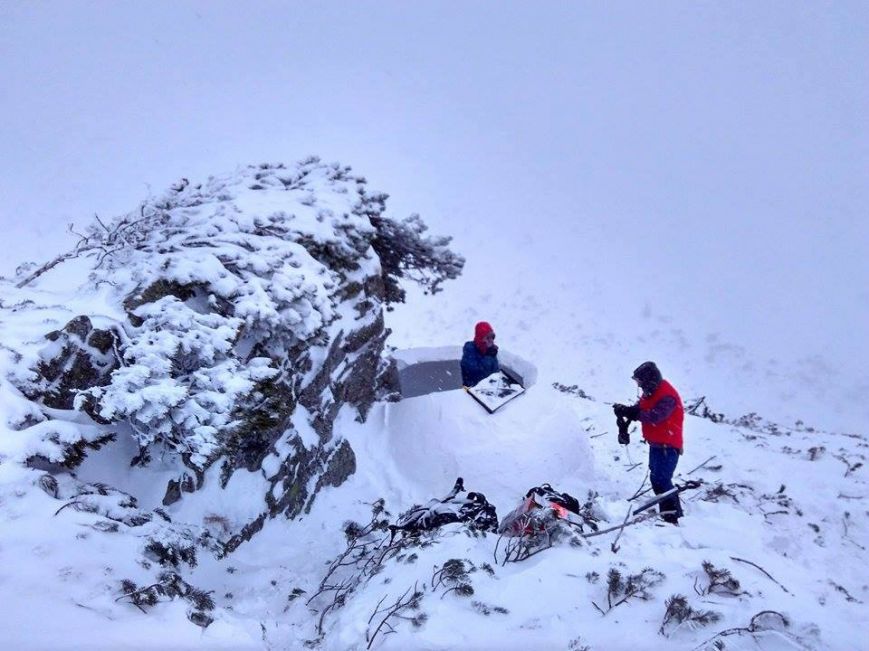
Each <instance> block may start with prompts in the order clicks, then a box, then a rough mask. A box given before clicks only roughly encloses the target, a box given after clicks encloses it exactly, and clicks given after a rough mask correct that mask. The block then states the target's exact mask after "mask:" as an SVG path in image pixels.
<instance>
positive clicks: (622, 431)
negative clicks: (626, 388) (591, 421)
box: [616, 405, 631, 445]
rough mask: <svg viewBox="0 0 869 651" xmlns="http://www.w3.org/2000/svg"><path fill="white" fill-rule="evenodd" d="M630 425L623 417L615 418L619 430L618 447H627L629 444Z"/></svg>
mask: <svg viewBox="0 0 869 651" xmlns="http://www.w3.org/2000/svg"><path fill="white" fill-rule="evenodd" d="M621 406H624V405H621ZM630 424H631V421H629V420H628V419H627V418H625V417H623V416H618V417H617V418H616V425H617V426H618V428H619V445H628V444H629V443H630V442H631V434H630V432H628V426H629V425H630Z"/></svg>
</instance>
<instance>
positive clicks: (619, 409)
mask: <svg viewBox="0 0 869 651" xmlns="http://www.w3.org/2000/svg"><path fill="white" fill-rule="evenodd" d="M613 413H614V414H615V415H616V417H617V418H627V419H628V420H639V419H640V407H639V406H638V405H631V406H628V405H620V404H618V403H616V404H614V405H613Z"/></svg>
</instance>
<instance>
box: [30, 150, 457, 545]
mask: <svg viewBox="0 0 869 651" xmlns="http://www.w3.org/2000/svg"><path fill="white" fill-rule="evenodd" d="M385 200H386V196H385V195H382V194H378V193H370V192H369V191H368V190H367V187H366V182H365V180H364V179H363V178H360V177H357V176H354V175H352V174H351V171H350V169H349V168H347V167H342V166H340V165H334V164H333V165H327V164H323V163H321V162H320V161H319V160H317V159H308V160H306V161H303V162H302V163H299V164H298V165H296V166H291V167H286V166H284V165H259V166H252V167H248V168H246V169H244V170H241V171H239V172H237V173H236V174H233V175H230V176H227V177H221V178H215V177H212V178H210V179H209V180H208V181H207V182H206V183H203V184H199V185H192V184H190V183H189V182H187V181H186V180H182V182H180V183H178V184H176V185H175V186H173V187H172V188H171V189H170V190H169V191H168V192H166V193H165V194H164V195H163V196H161V197H158V198H156V199H151V200H148V201H146V202H144V203H143V204H142V205H141V206H140V207H139V209H138V210H136V211H133V212H131V213H130V214H128V215H125V216H123V217H120V218H118V219H116V220H114V221H113V222H110V223H103V222H98V223H95V224H94V225H93V226H92V227H91V228H90V229H89V230H88V231H86V233H85V234H84V236H83V237H82V240H81V241H80V242H79V245H78V247H77V250H76V252H75V257H86V256H89V257H90V258H91V259H92V260H93V271H92V273H91V276H90V279H89V281H88V284H89V285H90V286H91V287H93V288H94V289H95V290H96V289H104V288H109V295H110V299H109V300H110V303H112V304H113V305H114V306H115V308H116V313H115V314H114V315H113V316H110V317H106V316H105V315H102V316H101V317H100V322H101V327H95V326H94V325H93V322H92V318H91V317H92V316H93V315H88V314H82V315H79V316H77V317H75V318H73V319H71V320H70V321H69V322H68V323H67V324H66V325H65V326H64V327H63V328H61V329H59V330H54V331H51V332H48V333H46V334H45V338H44V341H43V344H42V345H41V348H40V351H39V355H38V361H37V362H36V363H35V364H33V365H32V366H31V368H30V373H29V374H23V375H21V376H19V377H18V381H17V385H18V387H19V389H20V390H21V391H22V392H23V393H24V395H25V396H26V397H27V398H29V399H30V400H32V401H34V402H35V403H37V404H39V405H41V406H42V408H40V409H38V410H37V411H41V412H42V413H43V414H45V418H47V419H49V420H50V419H51V418H55V417H56V415H55V416H52V415H50V414H48V411H47V410H46V409H44V408H51V409H58V410H73V409H76V410H79V411H83V412H85V413H86V414H88V415H89V416H90V417H91V419H92V420H93V421H95V422H96V423H98V424H100V425H102V426H103V430H102V433H101V435H100V436H108V435H109V434H111V435H113V436H130V437H133V438H134V439H135V441H136V442H137V443H138V446H139V453H138V454H137V455H136V456H135V458H134V459H132V465H134V466H136V465H147V464H148V463H149V461H150V459H151V455H152V453H153V452H154V451H156V450H159V451H160V453H161V455H162V456H163V457H164V458H165V456H166V454H167V453H168V454H169V455H170V456H174V457H176V458H177V459H178V462H179V472H178V476H177V478H176V479H173V480H171V481H170V482H169V485H168V486H167V488H166V495H165V498H164V500H163V502H164V505H167V506H168V505H171V504H173V503H175V502H177V501H178V500H180V499H184V495H185V493H191V492H195V491H196V490H199V489H201V488H202V486H203V484H204V482H206V481H207V478H208V477H212V476H215V475H214V473H210V471H211V470H212V469H215V468H219V473H217V474H216V476H217V477H219V479H218V481H219V483H220V485H221V486H222V487H227V486H228V485H229V482H230V480H231V478H232V477H233V475H234V473H236V472H240V471H247V472H257V473H259V474H261V475H262V476H263V477H265V479H266V485H265V489H264V490H263V495H262V510H261V513H260V514H259V516H257V517H255V518H253V519H252V520H250V521H248V522H246V523H244V524H243V525H241V526H239V527H237V528H236V529H235V530H233V531H231V532H229V535H227V536H226V539H225V540H224V541H223V553H229V552H231V551H232V550H233V549H235V548H236V547H237V546H238V545H239V544H241V543H242V542H244V541H245V540H247V539H249V538H250V536H251V535H253V534H254V533H255V532H256V531H258V530H259V529H260V528H261V527H262V525H263V523H264V522H265V520H266V519H268V518H271V517H275V516H278V515H281V514H283V515H285V516H287V517H290V518H292V517H294V516H296V515H298V514H299V513H301V512H303V511H304V510H306V509H309V508H310V506H311V503H312V500H313V499H314V497H315V496H316V494H317V493H318V491H319V490H320V489H321V488H322V487H324V486H327V485H328V486H338V485H340V484H341V483H342V482H344V481H345V480H346V478H347V477H349V476H350V475H351V474H352V473H353V472H354V471H355V457H354V453H353V450H352V448H351V447H350V445H349V443H348V442H347V441H346V440H345V439H344V438H343V436H342V434H341V432H339V431H336V429H335V422H336V418H337V416H338V413H339V412H340V411H341V410H342V409H345V408H350V409H352V410H354V412H355V414H356V417H357V418H358V419H359V420H364V419H365V417H366V415H367V413H368V410H369V409H370V407H371V405H372V404H373V403H374V402H375V401H376V400H378V398H379V397H381V396H382V395H383V394H384V392H385V391H387V390H388V387H389V383H390V381H391V380H390V378H389V377H388V371H389V369H388V367H387V366H385V363H384V361H383V359H382V351H383V346H384V342H385V340H386V337H387V335H388V331H387V330H386V328H385V327H384V319H383V310H384V308H385V306H386V305H387V304H388V302H389V301H394V300H403V297H404V294H403V292H402V291H401V289H400V285H399V282H398V281H399V279H400V278H402V277H404V276H405V275H408V276H414V275H416V276H415V277H416V279H417V280H419V279H420V278H421V279H422V281H421V282H423V284H424V285H426V286H427V288H428V289H431V290H432V291H436V290H437V286H438V284H439V283H440V282H441V281H442V280H444V279H446V278H452V277H455V276H456V275H458V273H459V272H460V270H461V267H462V264H463V260H462V259H461V258H460V257H459V256H456V255H454V254H453V253H451V252H450V251H449V249H448V248H447V244H448V242H449V240H448V238H440V239H432V238H426V237H423V235H422V234H423V231H424V230H425V226H424V225H423V224H422V222H421V221H420V220H419V218H418V217H417V216H412V217H410V218H408V219H406V220H404V221H394V220H392V219H390V218H388V217H387V216H386V214H385ZM46 267H48V268H51V265H46ZM44 268H45V267H43V268H41V269H44ZM38 276H39V273H36V274H33V275H32V276H31V277H28V278H24V279H22V280H21V281H20V282H19V283H18V284H19V286H24V287H25V289H26V286H27V285H28V284H29V283H31V282H32V281H34V280H36V279H37V278H38ZM73 438H74V437H73ZM95 440H98V441H100V442H101V443H102V442H105V441H106V439H100V438H99V437H98V436H97V435H96V434H95V433H91V434H90V439H89V441H90V442H92V441H95ZM84 453H85V452H84V449H83V448H82V446H81V445H79V446H78V447H76V448H75V450H73V447H72V446H67V447H66V448H63V449H62V450H61V451H60V452H57V451H55V452H54V454H53V457H54V462H58V461H59V462H60V465H55V466H52V467H49V466H48V465H46V464H45V463H43V464H42V467H45V468H47V469H50V470H57V469H59V468H63V469H67V470H69V469H74V467H75V466H76V465H77V463H79V462H80V461H81V459H82V458H83V454H84ZM49 456H52V455H49ZM58 456H60V457H61V458H58ZM33 458H35V457H34V456H33V455H32V456H31V465H32V462H33ZM37 465H38V464H37ZM212 481H213V480H212Z"/></svg>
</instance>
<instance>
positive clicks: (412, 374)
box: [392, 346, 537, 398]
mask: <svg viewBox="0 0 869 651" xmlns="http://www.w3.org/2000/svg"><path fill="white" fill-rule="evenodd" d="M392 358H393V359H394V360H395V363H396V367H397V368H398V383H399V387H400V389H401V395H402V397H403V398H415V397H417V396H423V395H426V394H429V393H435V392H438V391H451V390H453V389H460V388H461V387H462V369H461V366H460V362H461V359H462V348H461V346H440V347H437V348H407V349H404V350H396V351H394V352H393V353H392ZM498 362H499V363H500V365H501V368H504V369H506V370H507V371H508V372H509V373H510V374H511V375H512V376H513V377H515V378H516V379H518V380H519V382H520V384H522V386H523V387H525V388H526V389H527V388H528V387H530V386H531V385H533V384H534V383H535V382H537V367H536V366H534V364H532V363H531V362H529V361H527V360H524V359H522V358H521V357H519V356H518V355H514V354H512V353H510V352H509V351H505V350H504V349H503V348H502V349H500V350H499V351H498Z"/></svg>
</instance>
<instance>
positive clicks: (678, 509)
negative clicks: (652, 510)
mask: <svg viewBox="0 0 869 651" xmlns="http://www.w3.org/2000/svg"><path fill="white" fill-rule="evenodd" d="M678 463H679V451H678V450H677V449H675V448H664V447H659V446H657V445H656V446H652V445H650V446H649V479H651V480H652V490H653V491H655V495H660V494H661V493H665V492H667V491H668V490H670V489H671V488H673V473H674V472H676V465H677V464H678ZM658 510H659V511H661V512H662V513H663V512H665V511H675V515H673V516H670V517H667V516H664V519H665V520H667V521H668V522H672V521H674V520H676V519H678V518H681V517H682V515H683V514H682V503H681V502H680V500H679V495H678V494H676V495H673V496H672V497H668V498H667V499H665V500H662V501H661V503H660V504H659V505H658Z"/></svg>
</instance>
